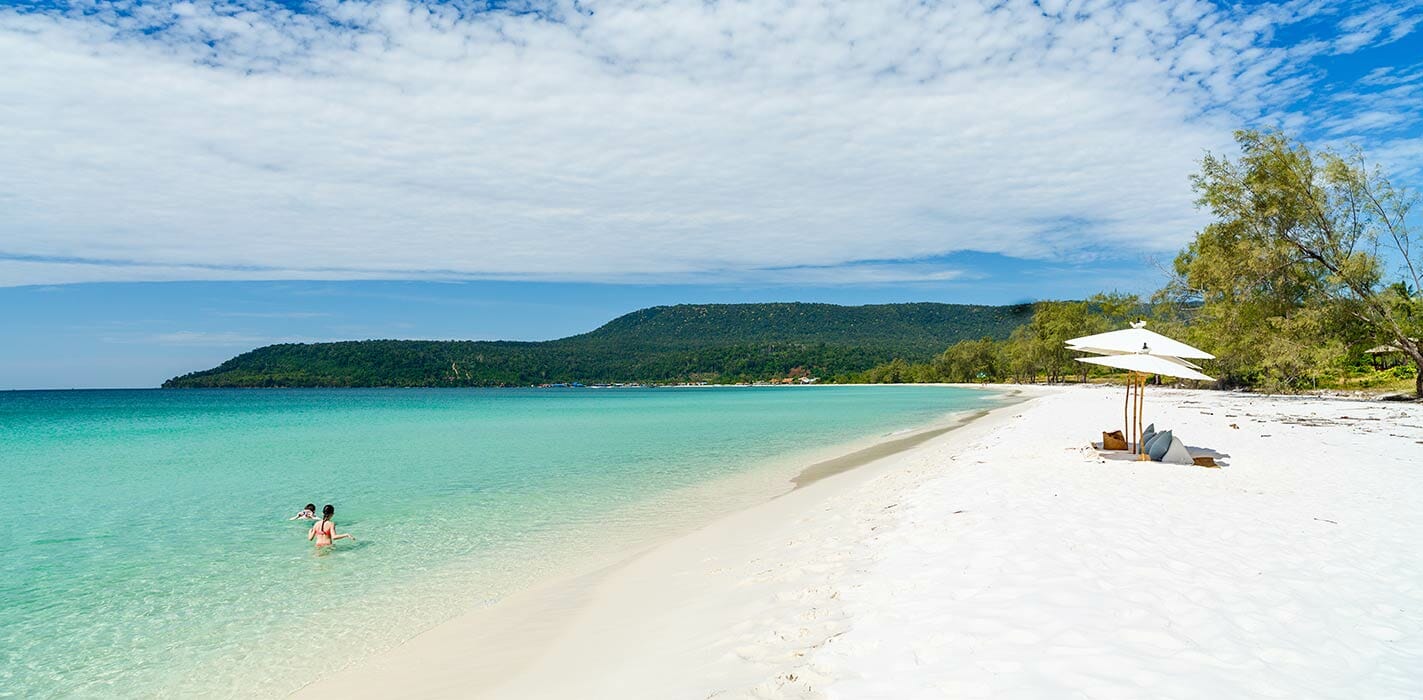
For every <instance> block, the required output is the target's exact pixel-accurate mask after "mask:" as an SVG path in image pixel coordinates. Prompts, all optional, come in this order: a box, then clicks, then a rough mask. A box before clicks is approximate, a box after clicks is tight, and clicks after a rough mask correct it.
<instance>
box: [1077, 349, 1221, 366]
mask: <svg viewBox="0 0 1423 700" xmlns="http://www.w3.org/2000/svg"><path fill="white" fill-rule="evenodd" d="M1067 349H1068V350H1076V351H1078V352H1093V353H1097V354H1098V355H1138V354H1140V352H1122V351H1121V350H1109V349H1107V348H1090V347H1085V346H1081V345H1069V346H1067ZM1152 356H1153V357H1160V358H1163V359H1166V360H1170V361H1172V362H1175V363H1176V364H1178V365H1181V366H1183V367H1190V368H1191V369H1200V368H1201V366H1200V365H1198V364H1196V363H1194V362H1191V361H1190V360H1183V359H1181V358H1179V357H1172V356H1170V355H1152Z"/></svg>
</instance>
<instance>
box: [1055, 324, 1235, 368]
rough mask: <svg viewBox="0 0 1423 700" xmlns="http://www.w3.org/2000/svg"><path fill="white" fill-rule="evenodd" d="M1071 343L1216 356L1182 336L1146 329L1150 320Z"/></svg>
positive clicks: (1099, 349) (1106, 350)
mask: <svg viewBox="0 0 1423 700" xmlns="http://www.w3.org/2000/svg"><path fill="white" fill-rule="evenodd" d="M1067 347H1069V348H1072V349H1073V350H1082V351H1084V352H1095V353H1098V354H1101V355H1108V354H1119V353H1129V352H1130V353H1147V354H1151V355H1162V356H1165V357H1178V358H1184V359H1188V360H1213V359H1215V355H1212V354H1210V353H1208V352H1206V351H1205V350H1201V349H1198V348H1193V347H1191V346H1189V345H1187V344H1185V343H1183V342H1181V341H1179V340H1173V339H1171V338H1167V337H1166V336H1164V335H1161V334H1160V333H1156V332H1154V331H1149V330H1146V322H1145V321H1138V322H1136V323H1133V324H1131V328H1123V329H1121V330H1119V331H1108V332H1106V333H1098V334H1096V335H1084V336H1082V337H1081V338H1073V339H1072V340H1069V341H1067Z"/></svg>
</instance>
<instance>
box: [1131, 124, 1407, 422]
mask: <svg viewBox="0 0 1423 700" xmlns="http://www.w3.org/2000/svg"><path fill="white" fill-rule="evenodd" d="M1236 142H1237V143H1238V144H1239V146H1240V151H1241V154H1240V157H1239V159H1238V160H1231V159H1229V158H1226V157H1221V156H1216V155H1213V154H1210V155H1207V156H1206V157H1205V158H1204V159H1203V160H1202V162H1201V171H1200V172H1199V173H1198V174H1197V175H1195V176H1193V177H1192V185H1193V186H1194V188H1195V190H1196V192H1197V194H1198V195H1199V199H1198V204H1199V205H1200V206H1201V207H1203V208H1205V209H1206V210H1208V211H1210V213H1211V214H1212V215H1213V216H1214V218H1215V220H1214V221H1213V222H1212V223H1210V224H1209V225H1207V226H1206V227H1205V229H1204V230H1202V231H1201V232H1200V233H1199V234H1198V235H1197V237H1196V239H1195V240H1194V241H1193V242H1192V243H1191V244H1190V246H1189V247H1187V248H1186V249H1185V250H1184V251H1182V252H1181V254H1180V255H1179V256H1177V258H1176V260H1175V264H1174V270H1175V273H1176V277H1175V279H1174V280H1173V281H1172V282H1171V283H1170V284H1168V286H1167V287H1166V289H1164V290H1163V291H1162V294H1161V295H1159V296H1160V297H1161V298H1163V299H1169V300H1172V301H1175V302H1178V303H1180V302H1185V303H1186V304H1187V305H1188V306H1189V307H1190V308H1191V309H1192V316H1193V318H1192V319H1191V323H1190V327H1191V334H1192V335H1194V336H1196V337H1195V338H1193V340H1195V341H1196V342H1202V343H1204V344H1205V345H1207V346H1208V347H1213V348H1215V349H1216V354H1217V355H1218V356H1219V357H1220V358H1221V361H1220V363H1219V365H1218V366H1219V370H1220V372H1221V373H1222V374H1223V375H1225V376H1227V377H1228V378H1234V379H1236V380H1239V381H1241V382H1242V383H1250V382H1249V379H1250V378H1249V377H1248V376H1244V375H1246V374H1248V373H1249V372H1251V371H1262V372H1266V373H1269V374H1271V375H1272V376H1273V377H1275V379H1276V380H1277V381H1285V382H1298V381H1300V380H1301V378H1302V376H1303V375H1304V374H1308V373H1309V372H1310V371H1315V372H1317V371H1319V370H1320V368H1321V367H1326V366H1327V365H1328V364H1329V362H1330V361H1331V360H1330V358H1335V359H1337V358H1338V357H1340V356H1342V355H1343V354H1344V353H1343V351H1342V345H1343V344H1356V343H1371V342H1373V341H1378V340H1382V341H1385V342H1387V343H1388V344H1389V345H1392V346H1393V347H1396V348H1398V350H1399V351H1400V352H1402V353H1403V354H1404V355H1406V356H1407V357H1408V358H1409V359H1410V360H1411V361H1412V363H1413V365H1414V367H1415V369H1417V370H1419V371H1418V373H1417V376H1416V378H1415V391H1416V393H1417V394H1418V395H1419V396H1420V397H1423V345H1420V342H1419V340H1420V336H1423V295H1420V289H1423V275H1421V274H1420V273H1423V250H1418V249H1417V248H1416V247H1415V246H1416V245H1417V242H1415V241H1414V240H1413V239H1412V237H1411V232H1410V231H1409V229H1408V217H1409V212H1410V209H1411V207H1412V205H1413V204H1414V203H1415V202H1416V197H1415V196H1414V195H1413V194H1412V193H1410V192H1408V191H1406V190H1404V189H1402V188H1398V187H1395V186H1394V185H1393V184H1392V183H1390V182H1389V180H1388V178H1387V177H1386V176H1385V175H1384V174H1383V173H1382V172H1381V171H1380V170H1379V169H1378V168H1376V167H1374V168H1371V167H1369V166H1368V165H1366V163H1365V161H1364V158H1363V156H1362V154H1361V153H1359V152H1358V151H1357V150H1355V151H1350V152H1346V153H1339V152H1336V151H1332V150H1318V151H1312V150H1310V149H1309V148H1308V147H1306V146H1304V145H1303V144H1300V143H1297V142H1292V141H1291V140H1289V139H1288V138H1286V137H1285V136H1284V135H1283V134H1280V133H1278V132H1261V131H1240V132H1237V133H1236ZM1390 268H1394V269H1392V270H1390Z"/></svg>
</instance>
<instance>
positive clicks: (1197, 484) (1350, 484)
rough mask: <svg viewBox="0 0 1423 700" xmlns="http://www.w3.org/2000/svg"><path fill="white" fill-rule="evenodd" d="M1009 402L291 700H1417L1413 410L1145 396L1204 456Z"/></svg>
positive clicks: (1420, 514)
mask: <svg viewBox="0 0 1423 700" xmlns="http://www.w3.org/2000/svg"><path fill="white" fill-rule="evenodd" d="M1025 391H1028V392H1030V393H1031V394H1032V395H1033V398H1031V400H1030V401H1029V402H1027V403H1022V404H1018V405H1014V406H1010V407H1007V408H1004V409H1000V410H998V411H995V412H993V413H991V414H989V415H988V416H986V417H984V418H981V419H979V420H977V421H975V422H973V423H971V424H969V425H968V426H966V427H963V428H960V429H958V430H955V431H952V432H948V433H946V434H943V435H940V436H938V437H935V438H933V439H932V440H929V441H927V442H924V443H923V444H920V445H917V446H914V447H912V448H910V449H908V450H906V451H903V452H899V453H897V454H893V455H890V456H887V457H884V458H882V459H879V460H877V461H874V462H872V463H870V464H868V465H865V466H862V467H859V468H857V469H853V470H850V471H847V472H844V473H840V474H835V475H832V476H828V477H826V478H824V479H821V480H818V481H815V482H813V483H810V484H808V485H806V486H805V487H803V488H799V489H796V490H794V491H792V492H790V493H788V494H786V495H785V496H782V497H780V498H777V499H774V500H772V501H770V502H768V503H764V504H762V505H759V506H756V507H753V508H750V509H747V510H744V511H740V512H737V513H735V514H733V515H731V516H728V517H725V518H723V519H720V520H718V521H716V522H714V523H713V524H711V525H709V526H708V527H705V528H702V529H700V530H697V531H696V532H693V533H691V534H688V535H685V536H681V537H678V538H675V539H672V540H670V541H667V542H665V543H662V544H659V545H657V546H656V547H654V548H652V549H650V550H648V551H646V552H643V553H641V554H639V555H637V556H636V557H634V558H632V559H630V560H629V561H625V562H622V563H619V564H618V565H616V566H613V567H611V568H609V569H608V570H605V571H602V572H599V573H598V574H595V575H590V576H587V577H584V578H582V579H579V580H575V581H565V582H560V583H558V584H556V585H553V586H550V587H548V588H545V589H541V590H536V591H529V592H527V593H525V594H521V595H519V596H516V597H514V598H511V599H510V600H508V601H505V602H504V603H501V604H500V605H497V606H495V607H494V608H492V609H490V610H487V611H482V612H479V613H472V614H470V615H467V616H465V617H463V618H460V619H457V620H454V621H452V622H450V623H448V624H446V625H443V626H441V627H439V628H436V629H435V630H432V631H431V632H429V633H426V634H424V635H422V636H420V637H417V638H415V639H413V640H411V641H409V642H407V643H406V644H404V645H402V646H400V647H398V648H396V649H394V650H392V651H390V652H388V653H384V654H380V655H377V656H375V657H373V658H371V659H369V660H367V661H365V662H363V663H361V664H358V665H357V666H355V667H353V668H349V669H345V670H342V671H339V672H336V673H334V674H332V675H330V676H329V677H326V678H323V679H320V680H319V681H318V682H316V683H314V684H312V685H310V686H308V687H307V688H305V689H303V691H301V692H300V693H298V695H301V696H310V697H316V696H318V695H326V696H333V695H334V696H337V697H373V698H374V697H396V696H400V697H414V696H423V697H426V698H430V697H451V698H453V697H491V698H573V697H577V698H689V699H690V698H698V699H700V698H940V697H956V698H980V697H1043V698H1061V697H1083V698H1087V697H1090V698H1139V697H1155V698H1163V697H1169V698H1201V697H1261V698H1276V697H1282V698H1283V697H1288V698H1300V697H1328V698H1341V697H1342V698H1410V697H1412V698H1416V697H1423V406H1419V405H1413V404H1393V403H1379V402H1363V401H1347V400H1332V399H1320V398H1308V397H1268V396H1258V395H1247V394H1232V393H1224V392H1208V391H1185V390H1171V389H1160V390H1158V389H1154V388H1153V389H1152V390H1149V391H1148V394H1147V408H1146V417H1147V420H1148V421H1152V422H1155V423H1156V425H1157V426H1158V427H1160V428H1169V429H1173V430H1174V431H1176V434H1177V435H1178V436H1180V437H1182V438H1183V439H1184V440H1185V442H1186V443H1187V444H1188V445H1190V446H1192V447H1196V448H1209V449H1211V450H1215V451H1217V452H1218V453H1222V454H1224V455H1226V456H1225V457H1223V459H1222V460H1221V461H1222V462H1223V464H1224V466H1223V468H1220V469H1206V468H1199V467H1186V466H1174V465H1163V464H1158V463H1149V462H1148V463H1138V462H1132V461H1121V460H1113V459H1104V458H1102V457H1101V456H1099V455H1098V453H1097V452H1096V451H1094V450H1092V449H1091V448H1090V447H1089V446H1088V442H1089V440H1091V439H1094V438H1097V437H1100V433H1101V431H1102V430H1109V429H1114V428H1119V427H1120V424H1121V422H1122V393H1121V390H1120V389H1112V388H1109V387H1070V388H1026V389H1025Z"/></svg>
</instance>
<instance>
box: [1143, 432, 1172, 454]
mask: <svg viewBox="0 0 1423 700" xmlns="http://www.w3.org/2000/svg"><path fill="white" fill-rule="evenodd" d="M1171 439H1172V437H1171V431H1169V430H1163V431H1161V432H1159V433H1157V434H1156V437H1154V438H1152V439H1151V443H1150V444H1148V445H1147V446H1146V454H1148V455H1150V456H1151V458H1152V459H1153V460H1156V461H1157V462H1160V461H1161V457H1162V455H1165V454H1166V451H1167V450H1169V449H1171Z"/></svg>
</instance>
